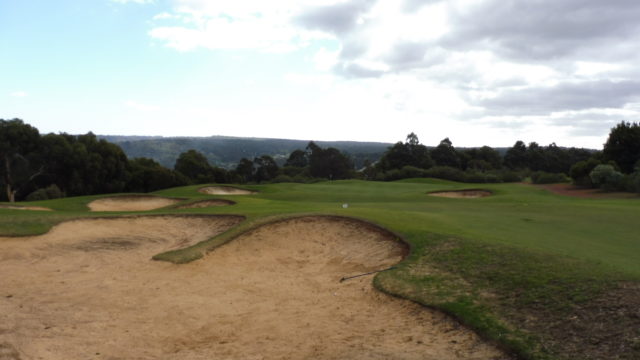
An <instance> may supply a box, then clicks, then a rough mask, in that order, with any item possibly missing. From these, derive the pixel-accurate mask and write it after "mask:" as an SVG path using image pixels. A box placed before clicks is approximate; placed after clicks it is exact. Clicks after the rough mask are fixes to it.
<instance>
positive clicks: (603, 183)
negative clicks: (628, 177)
mask: <svg viewBox="0 0 640 360" xmlns="http://www.w3.org/2000/svg"><path fill="white" fill-rule="evenodd" d="M589 178H591V182H592V183H593V184H594V185H595V186H597V187H599V188H601V189H602V190H605V191H615V190H623V189H622V187H623V185H624V184H623V183H624V175H622V173H621V172H619V171H616V169H615V168H614V167H613V165H598V166H596V167H595V168H594V169H593V171H591V173H590V174H589Z"/></svg>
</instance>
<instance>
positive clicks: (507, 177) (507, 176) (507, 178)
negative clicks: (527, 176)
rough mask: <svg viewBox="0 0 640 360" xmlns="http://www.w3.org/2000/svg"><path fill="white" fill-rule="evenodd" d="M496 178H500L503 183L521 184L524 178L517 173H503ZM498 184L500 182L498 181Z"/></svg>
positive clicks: (506, 171)
mask: <svg viewBox="0 0 640 360" xmlns="http://www.w3.org/2000/svg"><path fill="white" fill-rule="evenodd" d="M496 176H497V177H498V179H499V180H500V181H501V182H506V183H507V182H520V181H522V176H521V175H520V174H519V173H518V172H516V171H508V170H505V171H501V172H499V173H497V174H496ZM497 182H498V181H497Z"/></svg>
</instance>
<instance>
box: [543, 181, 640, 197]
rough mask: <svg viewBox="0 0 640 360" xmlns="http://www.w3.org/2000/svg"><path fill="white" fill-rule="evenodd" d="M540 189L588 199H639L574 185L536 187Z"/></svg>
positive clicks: (628, 195)
mask: <svg viewBox="0 0 640 360" xmlns="http://www.w3.org/2000/svg"><path fill="white" fill-rule="evenodd" d="M534 186H537V187H539V188H542V189H545V190H549V191H551V192H552V193H554V194H558V195H564V196H572V197H579V198H587V199H633V198H636V199H637V198H638V194H634V193H627V192H604V191H602V190H600V189H585V188H580V187H577V186H574V185H572V184H544V185H534Z"/></svg>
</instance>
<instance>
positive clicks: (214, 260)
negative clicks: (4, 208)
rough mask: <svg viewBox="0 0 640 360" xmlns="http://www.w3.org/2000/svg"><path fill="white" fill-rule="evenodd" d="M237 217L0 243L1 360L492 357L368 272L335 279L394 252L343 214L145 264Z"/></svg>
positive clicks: (103, 225)
mask: <svg viewBox="0 0 640 360" xmlns="http://www.w3.org/2000/svg"><path fill="white" fill-rule="evenodd" d="M237 221H238V219H237V218H231V217H137V218H123V219H96V220H82V221H73V222H69V223H65V224H62V225H59V226H57V227H55V228H54V229H53V230H52V231H51V232H50V233H49V234H46V235H43V236H38V237H32V238H20V239H10V238H9V239H8V238H4V239H3V238H0V274H2V275H3V276H1V277H0V354H5V355H4V356H5V357H4V358H3V360H4V359H11V360H13V359H17V358H18V355H17V354H19V357H20V358H21V359H23V360H24V359H54V360H55V359H109V360H116V359H243V360H244V359H311V358H313V359H439V360H443V359H483V360H485V359H501V358H503V355H502V354H501V353H500V352H499V351H497V350H496V349H494V348H492V347H491V346H488V345H487V344H484V343H483V342H481V341H480V340H479V339H478V338H477V336H476V335H474V334H473V333H472V332H470V331H468V330H466V329H464V328H462V327H460V326H458V325H457V324H456V323H455V322H454V321H452V320H450V319H449V318H447V317H445V316H444V315H442V314H440V313H437V312H433V311H431V310H428V309H425V308H423V307H421V306H419V305H416V304H414V303H411V302H409V301H405V300H400V299H396V298H392V297H390V296H387V295H384V294H381V293H379V292H377V291H375V290H374V289H373V288H372V285H371V276H365V277H360V278H357V279H352V280H348V281H345V282H342V283H340V282H339V279H340V278H341V277H343V276H346V275H353V274H358V273H363V272H367V271H371V270H376V269H380V268H385V267H387V266H389V265H391V264H394V263H396V262H398V261H399V260H400V259H401V258H402V256H403V253H404V252H405V249H404V248H403V247H402V246H399V245H398V243H396V242H394V241H391V240H390V235H389V234H387V233H385V232H382V231H380V230H378V229H376V228H373V227H371V226H366V225H363V224H362V223H359V222H355V221H352V220H343V219H337V218H301V219H295V220H288V221H285V222H280V223H275V224H271V225H267V226H264V227H262V228H259V229H257V230H254V231H252V232H250V233H248V234H245V235H243V236H241V237H239V238H237V239H235V240H234V241H232V242H230V243H229V244H227V245H224V246H222V247H221V248H218V249H217V250H215V251H214V252H212V253H210V254H209V255H208V256H206V257H205V258H203V259H201V260H198V261H196V262H193V263H190V264H186V265H174V264H169V263H164V262H154V261H150V260H149V258H150V256H151V255H153V254H155V253H158V252H160V251H163V250H167V249H171V248H175V247H180V246H185V245H187V244H188V243H192V242H196V241H200V240H204V239H206V238H208V237H210V236H213V235H215V234H217V233H219V232H221V231H224V230H225V229H227V228H229V227H230V226H232V225H233V224H235V223H236V222H237ZM12 354H13V355H12Z"/></svg>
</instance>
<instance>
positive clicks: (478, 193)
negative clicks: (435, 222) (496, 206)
mask: <svg viewBox="0 0 640 360" xmlns="http://www.w3.org/2000/svg"><path fill="white" fill-rule="evenodd" d="M428 195H429V196H438V197H446V198H457V199H476V198H482V197H487V196H491V192H490V191H487V190H454V191H436V192H432V193H429V194H428Z"/></svg>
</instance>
